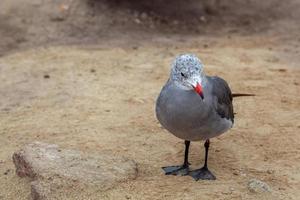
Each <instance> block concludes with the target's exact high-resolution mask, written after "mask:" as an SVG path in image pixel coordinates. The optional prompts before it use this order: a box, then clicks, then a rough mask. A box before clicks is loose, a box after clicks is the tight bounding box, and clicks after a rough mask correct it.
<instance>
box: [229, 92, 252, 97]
mask: <svg viewBox="0 0 300 200" xmlns="http://www.w3.org/2000/svg"><path fill="white" fill-rule="evenodd" d="M231 96H232V98H235V97H247V96H255V94H243V93H233V94H231Z"/></svg>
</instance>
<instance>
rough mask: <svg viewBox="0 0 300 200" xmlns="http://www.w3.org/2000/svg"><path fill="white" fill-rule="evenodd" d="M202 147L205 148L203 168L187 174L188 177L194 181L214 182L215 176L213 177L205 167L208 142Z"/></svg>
mask: <svg viewBox="0 0 300 200" xmlns="http://www.w3.org/2000/svg"><path fill="white" fill-rule="evenodd" d="M204 147H205V161H204V166H203V167H202V168H200V169H196V170H194V171H191V172H190V173H189V175H190V176H192V177H193V178H194V179H195V180H196V181H198V180H199V179H201V180H216V177H215V175H213V174H212V173H211V172H210V171H209V169H208V167H207V159H208V149H209V140H206V141H205V143H204Z"/></svg>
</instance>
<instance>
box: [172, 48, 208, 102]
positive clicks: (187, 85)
mask: <svg viewBox="0 0 300 200" xmlns="http://www.w3.org/2000/svg"><path fill="white" fill-rule="evenodd" d="M170 79H171V81H174V82H175V83H176V84H177V85H178V86H179V87H181V88H183V89H186V90H195V91H196V92H197V93H198V94H199V95H200V96H201V98H202V99H203V98H204V96H203V91H202V87H203V86H204V85H205V74H204V70H203V64H202V62H201V60H200V59H199V58H197V57H196V56H195V55H193V54H181V55H179V56H177V57H176V58H175V60H174V62H173V64H172V69H171V74H170Z"/></svg>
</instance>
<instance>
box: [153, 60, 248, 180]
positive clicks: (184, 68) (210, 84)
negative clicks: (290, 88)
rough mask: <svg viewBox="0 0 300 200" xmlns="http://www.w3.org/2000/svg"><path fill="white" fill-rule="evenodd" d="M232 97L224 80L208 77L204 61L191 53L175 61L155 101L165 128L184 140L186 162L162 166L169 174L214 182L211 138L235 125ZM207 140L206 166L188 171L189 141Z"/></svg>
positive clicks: (158, 117) (158, 114) (205, 145)
mask: <svg viewBox="0 0 300 200" xmlns="http://www.w3.org/2000/svg"><path fill="white" fill-rule="evenodd" d="M233 96H249V95H248V94H232V93H231V90H230V88H229V86H228V84H227V83H226V81H225V80H223V79H222V78H219V77H217V76H212V77H210V76H206V75H205V74H204V70H203V64H202V62H201V61H200V60H199V59H198V58H197V57H196V56H195V55H192V54H183V55H179V56H178V57H176V59H175V61H174V62H173V65H172V69H171V74H170V78H169V80H168V81H167V83H166V84H165V85H164V87H163V88H162V90H161V92H160V95H159V97H158V99H157V101H156V116H157V119H158V120H159V122H160V123H161V124H162V126H163V127H164V128H166V129H167V130H168V131H169V132H171V133H172V134H173V135H175V136H177V137H179V138H181V139H183V140H185V155H184V162H183V164H182V165H180V166H169V167H163V170H164V171H165V173H166V175H190V176H192V177H193V178H194V179H195V180H199V179H207V180H214V179H216V177H215V176H214V175H213V174H212V173H211V172H210V171H209V170H208V167H207V158H208V149H209V139H210V138H212V137H216V136H218V135H220V134H222V133H224V132H226V131H227V130H228V129H230V128H231V127H232V125H233V123H234V113H233V106H232V97H233ZM198 140H205V143H204V147H205V163H204V166H203V167H202V168H200V169H196V170H193V171H190V170H189V162H188V154H189V146H190V141H198Z"/></svg>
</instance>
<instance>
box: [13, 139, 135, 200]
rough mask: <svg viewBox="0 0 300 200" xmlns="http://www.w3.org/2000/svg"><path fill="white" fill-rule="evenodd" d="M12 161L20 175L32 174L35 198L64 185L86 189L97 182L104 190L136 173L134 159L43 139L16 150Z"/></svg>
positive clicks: (52, 193)
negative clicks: (80, 149)
mask: <svg viewBox="0 0 300 200" xmlns="http://www.w3.org/2000/svg"><path fill="white" fill-rule="evenodd" d="M13 162H14V164H15V166H16V173H17V175H18V176H20V177H30V179H31V180H32V183H31V193H32V198H33V199H39V200H40V199H43V200H45V199H49V197H48V196H49V195H51V196H53V195H55V192H56V193H66V192H65V191H66V190H65V189H63V188H67V189H69V188H72V190H73V191H76V190H78V189H80V190H83V191H84V189H83V188H84V187H89V186H96V187H97V191H104V190H107V189H109V188H111V187H113V186H114V185H116V184H117V183H119V182H122V181H127V180H130V179H134V178H136V176H137V165H136V163H135V162H134V161H133V160H129V159H127V158H124V157H118V156H115V155H108V154H100V153H99V154H97V155H87V154H84V153H82V152H80V151H76V150H67V149H60V148H59V147H58V146H57V145H55V144H46V143H41V142H34V143H31V144H28V145H26V146H25V147H23V148H22V149H21V150H20V151H18V152H16V153H14V155H13ZM50 191H51V194H50ZM50 199H52V198H50Z"/></svg>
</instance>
